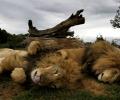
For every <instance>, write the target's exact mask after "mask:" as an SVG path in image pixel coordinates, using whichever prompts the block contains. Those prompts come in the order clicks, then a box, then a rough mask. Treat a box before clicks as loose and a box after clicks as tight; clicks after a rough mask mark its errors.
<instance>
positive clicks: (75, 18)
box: [28, 9, 85, 38]
mask: <svg viewBox="0 0 120 100" xmlns="http://www.w3.org/2000/svg"><path fill="white" fill-rule="evenodd" d="M82 12H83V9H81V10H78V11H77V12H76V14H72V15H71V16H70V17H69V18H68V19H66V20H65V21H63V22H61V23H60V24H58V25H56V26H55V27H53V28H49V29H46V30H38V29H37V28H36V27H34V26H33V24H32V20H29V21H28V26H29V30H28V32H29V36H30V37H45V38H49V37H50V38H51V37H54V38H66V37H67V36H73V35H74V32H69V28H70V27H72V26H75V25H80V24H84V23H85V18H84V17H83V16H82V14H81V13H82Z"/></svg>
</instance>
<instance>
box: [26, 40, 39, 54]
mask: <svg viewBox="0 0 120 100" xmlns="http://www.w3.org/2000/svg"><path fill="white" fill-rule="evenodd" d="M40 48H41V43H40V42H39V41H32V42H31V43H30V45H29V46H28V54H30V55H35V54H36V53H37V52H38V51H39V50H40Z"/></svg>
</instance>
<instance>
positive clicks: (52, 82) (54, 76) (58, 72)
mask: <svg viewBox="0 0 120 100" xmlns="http://www.w3.org/2000/svg"><path fill="white" fill-rule="evenodd" d="M64 74H65V72H64V70H63V69H62V68H60V67H58V66H57V65H52V66H49V67H45V68H36V69H34V70H33V71H32V72H31V79H32V81H33V82H34V83H35V84H38V85H40V86H48V85H49V86H55V87H60V84H59V83H60V80H61V79H62V78H63V77H64Z"/></svg>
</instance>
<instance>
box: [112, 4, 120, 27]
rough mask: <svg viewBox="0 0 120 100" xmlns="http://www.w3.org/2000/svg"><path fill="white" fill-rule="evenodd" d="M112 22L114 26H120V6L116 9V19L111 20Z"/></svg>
mask: <svg viewBox="0 0 120 100" xmlns="http://www.w3.org/2000/svg"><path fill="white" fill-rule="evenodd" d="M110 23H111V24H112V26H113V27H114V28H120V6H119V7H118V10H117V11H116V15H115V17H114V19H112V20H110Z"/></svg>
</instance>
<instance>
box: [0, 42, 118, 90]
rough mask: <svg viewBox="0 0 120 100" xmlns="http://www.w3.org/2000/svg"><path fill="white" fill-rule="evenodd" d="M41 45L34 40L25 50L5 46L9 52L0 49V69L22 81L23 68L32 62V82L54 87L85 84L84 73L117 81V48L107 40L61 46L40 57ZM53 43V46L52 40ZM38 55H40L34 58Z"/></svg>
mask: <svg viewBox="0 0 120 100" xmlns="http://www.w3.org/2000/svg"><path fill="white" fill-rule="evenodd" d="M45 45H46V44H44V47H45V48H46V46H45ZM47 45H48V44H47ZM44 47H43V44H42V43H40V42H39V41H33V42H31V43H30V45H29V46H28V49H27V50H11V49H10V50H6V52H9V53H8V54H7V53H3V52H5V50H1V54H4V55H1V56H0V69H1V72H3V71H5V70H9V71H12V73H11V77H12V79H13V80H14V81H15V82H18V83H23V82H25V81H26V72H25V71H26V69H29V68H30V66H29V65H31V66H33V68H32V69H31V70H30V75H31V80H32V82H33V83H35V84H38V85H40V86H50V87H56V88H60V87H68V88H79V87H81V86H84V81H85V79H87V77H86V75H89V76H92V77H95V78H97V79H98V80H99V81H102V82H108V83H113V82H116V81H119V77H120V69H119V68H120V67H119V66H120V58H119V56H120V50H119V49H118V48H116V47H114V46H112V45H111V44H110V43H108V42H105V41H103V42H97V43H94V44H92V45H91V46H90V47H83V48H73V49H72V48H71V49H66V48H65V49H64V48H63V49H60V50H56V51H54V52H49V53H48V54H46V55H45V56H42V57H39V55H38V52H39V51H40V53H41V52H42V50H43V48H44ZM52 47H54V45H53V44H52ZM41 49H42V50H41ZM31 55H34V56H31ZM37 55H38V58H39V59H38V58H37V59H35V56H37ZM32 57H33V58H32ZM28 58H32V60H34V61H32V60H28ZM116 59H117V60H116ZM30 62H33V63H34V64H31V63H30ZM29 63H30V64H29ZM16 68H17V69H16ZM21 68H22V69H23V70H22V69H21ZM19 69H20V70H19ZM17 71H18V72H19V73H23V74H19V75H21V76H20V77H19V76H18V75H16V74H17ZM19 78H20V79H19ZM22 80H23V81H22ZM83 80H84V81H83Z"/></svg>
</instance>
